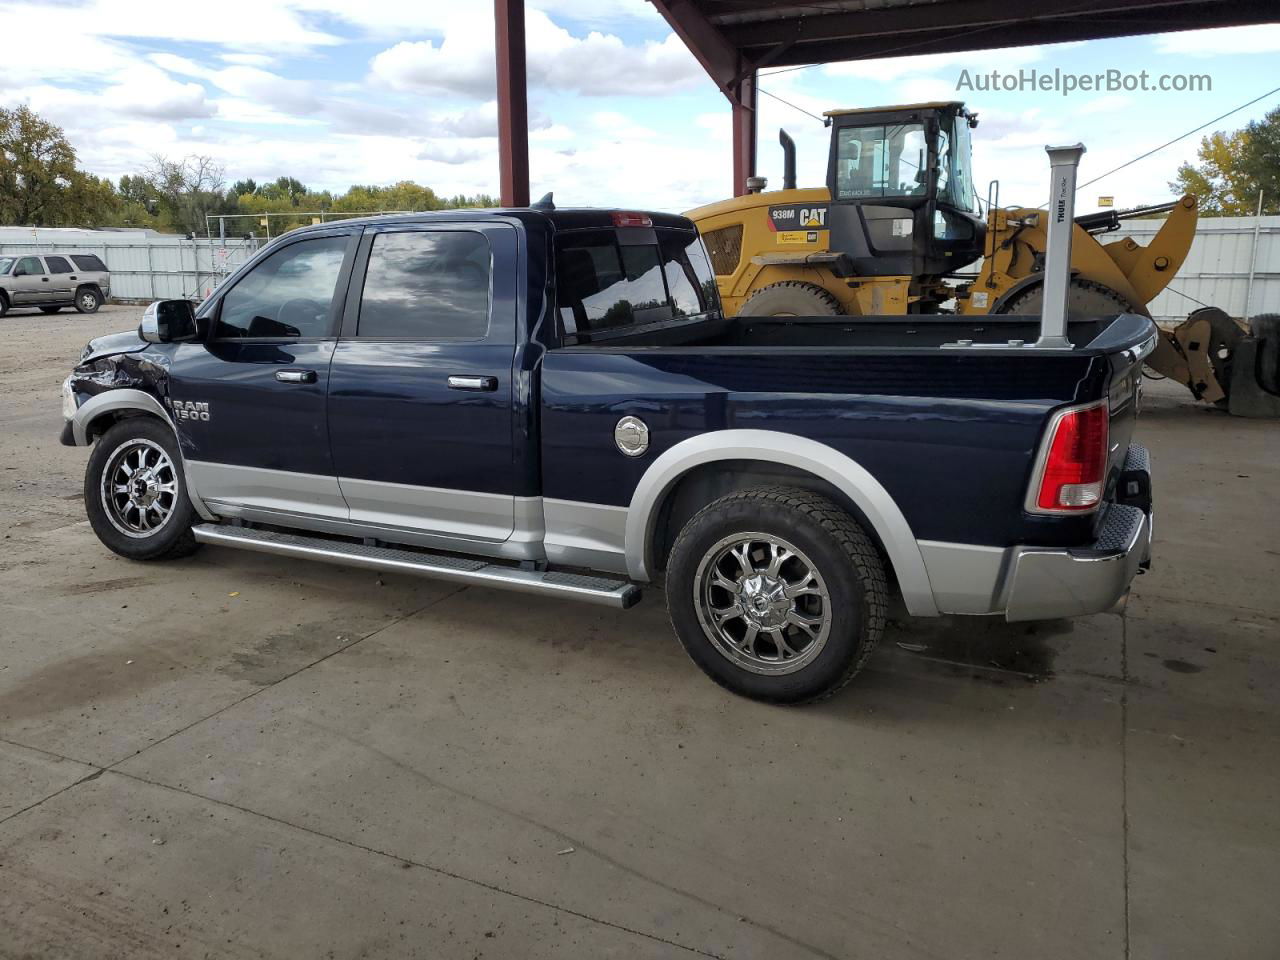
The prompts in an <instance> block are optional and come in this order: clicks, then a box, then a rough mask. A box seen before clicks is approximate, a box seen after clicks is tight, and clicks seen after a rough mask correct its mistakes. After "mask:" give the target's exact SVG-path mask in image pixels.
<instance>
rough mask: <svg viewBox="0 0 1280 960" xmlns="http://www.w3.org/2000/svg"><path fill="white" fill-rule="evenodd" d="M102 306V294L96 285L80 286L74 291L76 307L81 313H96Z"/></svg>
mask: <svg viewBox="0 0 1280 960" xmlns="http://www.w3.org/2000/svg"><path fill="white" fill-rule="evenodd" d="M100 306H102V294H101V293H99V292H98V289H97V288H96V287H81V288H80V289H79V290H77V291H76V309H77V310H79V311H80V312H81V313H97V312H98V308H99V307H100Z"/></svg>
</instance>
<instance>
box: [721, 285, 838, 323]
mask: <svg viewBox="0 0 1280 960" xmlns="http://www.w3.org/2000/svg"><path fill="white" fill-rule="evenodd" d="M843 313H844V309H843V308H842V307H841V306H840V301H839V300H837V299H836V298H835V297H833V296H832V295H831V294H830V293H828V292H827V291H826V290H823V289H822V287H819V286H817V285H816V284H813V283H804V282H803V281H800V280H784V281H782V282H781V283H771V284H769V286H767V287H762V288H760V289H759V290H757V291H756V292H755V293H753V294H752V295H751V297H750V299H748V300H747V302H746V303H744V304H743V305H742V309H741V310H739V311H738V316H740V317H838V316H840V315H842V314H843Z"/></svg>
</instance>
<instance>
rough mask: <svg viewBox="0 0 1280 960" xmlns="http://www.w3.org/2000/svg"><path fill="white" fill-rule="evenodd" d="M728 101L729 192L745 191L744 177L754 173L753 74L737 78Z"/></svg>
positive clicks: (754, 111) (735, 194)
mask: <svg viewBox="0 0 1280 960" xmlns="http://www.w3.org/2000/svg"><path fill="white" fill-rule="evenodd" d="M729 103H730V104H731V105H732V109H733V195H734V196H735V197H740V196H742V195H743V194H745V193H746V192H747V177H754V176H755V175H756V116H757V115H756V75H755V71H754V70H753V71H752V72H751V74H750V76H748V77H745V78H744V79H743V80H741V81H740V82H739V83H738V85H737V89H736V90H735V91H734V96H731V97H730V99H729Z"/></svg>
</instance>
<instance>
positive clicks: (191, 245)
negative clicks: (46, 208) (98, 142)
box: [0, 227, 261, 302]
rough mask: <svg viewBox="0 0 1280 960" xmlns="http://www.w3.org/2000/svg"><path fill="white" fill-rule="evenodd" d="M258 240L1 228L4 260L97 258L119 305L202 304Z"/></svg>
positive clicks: (112, 295) (256, 244)
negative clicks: (19, 257) (70, 255)
mask: <svg viewBox="0 0 1280 960" xmlns="http://www.w3.org/2000/svg"><path fill="white" fill-rule="evenodd" d="M260 243H261V241H258V240H227V241H226V242H225V243H223V242H221V241H219V240H216V239H214V240H207V239H205V238H203V237H197V238H195V239H193V240H188V239H187V238H186V237H183V236H177V235H174V234H157V233H152V232H150V231H113V230H68V229H52V228H51V229H45V228H32V227H0V254H4V255H6V256H8V255H12V254H22V253H96V254H97V255H98V256H99V257H101V258H102V260H103V262H104V263H106V265H107V269H108V270H110V271H111V297H112V299H114V300H140V301H146V302H149V301H151V300H178V299H191V300H203V299H204V298H205V297H207V296H208V295H209V293H210V292H211V291H212V290H213V288H214V287H215V286H217V284H218V283H219V281H221V280H222V278H223V277H225V276H227V274H229V273H231V271H233V270H235V269H236V268H237V267H238V266H240V264H242V263H244V262H245V260H247V259H248V258H249V257H251V256H252V255H253V254H254V252H255V251H256V250H257V249H258V246H259V245H260Z"/></svg>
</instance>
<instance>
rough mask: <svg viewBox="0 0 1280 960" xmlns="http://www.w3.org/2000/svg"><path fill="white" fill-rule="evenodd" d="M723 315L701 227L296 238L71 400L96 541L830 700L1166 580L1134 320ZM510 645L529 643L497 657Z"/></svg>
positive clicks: (113, 362)
mask: <svg viewBox="0 0 1280 960" xmlns="http://www.w3.org/2000/svg"><path fill="white" fill-rule="evenodd" d="M1036 322H1037V321H1036V318H1028V317H1009V318H982V319H981V322H980V323H979V324H977V325H975V324H974V323H973V322H966V321H961V320H958V319H956V318H954V317H947V316H936V317H935V316H918V317H895V318H883V319H877V318H851V317H813V318H807V317H772V318H760V317H753V318H749V317H740V318H735V319H727V318H725V317H723V316H722V314H721V311H720V309H719V303H718V300H717V294H716V285H715V279H714V276H713V274H712V271H711V268H710V266H709V264H708V261H707V256H706V253H705V250H704V248H703V245H702V242H701V240H700V239H699V237H698V234H697V232H696V230H695V229H694V227H693V224H692V223H691V222H690V221H689V220H687V219H685V218H683V217H677V216H669V215H665V214H660V213H636V212H628V211H609V210H603V211H602V210H569V209H554V208H553V207H550V206H546V207H542V208H539V207H534V208H522V209H505V210H491V211H453V212H441V213H431V214H414V215H406V216H396V217H379V218H372V219H365V220H349V221H346V222H343V223H340V224H334V223H329V224H322V225H319V226H315V227H310V228H304V229H300V230H296V231H293V232H291V233H288V234H286V235H284V236H282V237H280V238H278V239H277V240H275V241H273V242H272V243H270V244H269V245H267V246H266V247H265V248H264V249H263V250H262V251H261V252H260V253H259V254H258V255H257V256H256V257H254V258H253V259H252V260H251V261H249V262H248V263H246V264H245V265H244V266H243V267H241V268H240V269H239V270H238V271H237V272H236V273H235V274H233V275H232V276H231V277H229V278H228V279H227V280H226V281H225V282H224V283H223V284H221V285H220V286H219V287H218V288H217V289H216V290H215V292H214V293H213V295H212V296H210V297H209V298H208V299H207V300H205V301H204V303H203V304H202V305H201V306H200V307H199V309H194V308H193V307H192V305H191V304H189V303H187V302H186V301H161V302H158V303H155V304H152V305H151V307H149V308H148V309H147V311H146V314H145V315H144V319H143V321H142V324H141V326H140V327H139V329H138V332H137V333H136V334H135V333H126V334H117V335H113V336H110V337H104V338H101V339H99V340H95V341H93V342H92V343H90V344H89V346H88V347H87V348H86V350H85V352H84V355H83V356H82V357H81V360H80V364H79V365H78V366H77V367H76V368H75V371H74V372H73V373H72V375H71V376H70V377H69V378H68V380H67V381H66V384H65V386H64V416H65V418H66V424H65V428H64V430H63V435H62V440H63V442H64V443H66V444H69V445H79V446H89V445H92V447H93V449H92V452H91V453H90V456H89V463H88V469H87V473H86V479H85V505H86V508H87V512H88V515H89V520H90V521H91V524H92V527H93V529H94V531H95V532H96V533H97V535H98V537H99V538H100V539H101V540H102V542H103V543H104V544H105V545H106V546H107V547H109V548H110V549H111V550H114V551H115V552H116V553H119V554H121V555H123V556H125V557H129V558H132V559H135V560H158V559H164V558H170V557H178V556H182V555H184V554H187V553H189V552H191V551H192V550H194V549H196V547H197V546H198V545H200V544H202V543H211V544H219V545H225V546H231V547H240V548H244V549H248V550H256V551H263V552H267V553H271V554H278V555H280V556H284V557H296V558H305V559H311V560H320V561H329V562H336V563H341V564H348V565H351V566H355V567H364V568H372V569H377V570H383V571H401V572H404V573H409V574H420V575H424V576H429V577H439V578H444V579H447V580H452V581H456V582H461V583H468V584H476V585H480V586H486V587H505V588H510V589H514V590H520V591H524V592H526V593H532V594H541V595H544V596H550V597H563V598H568V599H577V600H585V601H592V602H596V603H603V604H609V605H612V606H615V607H619V608H626V607H629V606H631V605H632V604H634V603H635V602H636V601H637V600H638V599H639V597H640V590H641V588H642V587H643V586H644V585H648V584H655V583H663V584H664V585H665V591H666V599H667V604H668V607H669V610H670V615H671V620H672V624H673V626H674V629H675V633H676V634H677V636H678V637H679V639H680V641H681V643H682V644H683V645H684V647H685V649H686V650H687V651H688V653H689V655H690V657H691V658H692V659H693V660H694V661H695V662H696V663H697V664H698V665H699V666H700V667H701V668H702V669H703V670H705V671H706V672H707V673H708V674H709V675H710V676H711V677H712V678H713V679H714V680H716V681H717V682H718V683H720V684H722V685H723V686H725V687H727V688H729V689H731V690H734V691H736V692H739V693H742V694H745V695H747V696H751V697H756V698H759V699H763V700H769V701H774V702H801V701H808V700H813V699H817V698H821V697H824V696H826V695H829V694H830V693H832V692H834V691H835V690H837V689H839V688H840V687H841V686H843V685H844V684H845V683H846V682H847V681H848V680H849V679H850V678H851V677H852V676H853V675H854V674H855V673H856V672H857V670H858V669H859V668H860V667H861V666H862V664H863V663H865V661H866V659H867V657H868V655H869V654H870V651H871V649H872V647H873V646H874V645H875V643H876V641H877V639H878V638H879V637H880V635H881V633H882V631H883V629H884V623H885V617H886V612H887V610H888V609H889V603H890V601H891V599H892V598H894V597H895V596H896V597H900V599H901V603H902V604H903V605H904V606H905V609H906V611H907V612H908V613H910V614H911V615H914V616H919V617H933V616H937V615H939V614H944V613H945V614H986V615H997V616H1003V617H1007V618H1008V619H1009V620H1031V619H1046V618H1057V617H1070V616H1076V615H1081V614H1091V613H1096V612H1100V611H1106V610H1108V609H1111V608H1113V607H1114V606H1115V605H1116V604H1117V603H1118V602H1119V601H1121V600H1122V599H1123V597H1124V596H1125V594H1126V592H1127V590H1128V587H1129V583H1130V581H1131V580H1132V578H1133V577H1134V575H1135V574H1136V573H1137V571H1138V570H1139V568H1141V567H1143V566H1145V565H1146V564H1147V563H1148V562H1149V558H1150V539H1151V519H1150V518H1151V483H1150V472H1149V470H1150V468H1149V463H1148V458H1147V454H1146V451H1145V450H1143V448H1142V447H1140V446H1137V445H1135V444H1133V443H1131V442H1130V441H1131V436H1132V433H1133V429H1134V421H1135V416H1136V413H1137V408H1138V402H1139V395H1138V394H1139V386H1140V382H1141V368H1142V360H1143V357H1144V356H1145V355H1146V354H1147V353H1148V352H1149V351H1150V350H1151V349H1152V348H1153V346H1154V344H1155V328H1154V326H1153V325H1152V322H1151V321H1150V319H1148V318H1147V317H1143V316H1135V315H1120V316H1115V317H1106V318H1099V319H1091V320H1079V321H1073V322H1072V323H1071V324H1070V325H1069V340H1070V344H1069V346H1067V347H1065V348H1057V349H1044V348H1037V349H1031V348H1030V347H1027V348H1025V349H1022V348H1020V347H1019V341H1026V342H1027V343H1030V342H1031V341H1033V340H1034V339H1035V325H1036ZM512 642H513V643H517V642H519V637H517V636H513V637H512Z"/></svg>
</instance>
